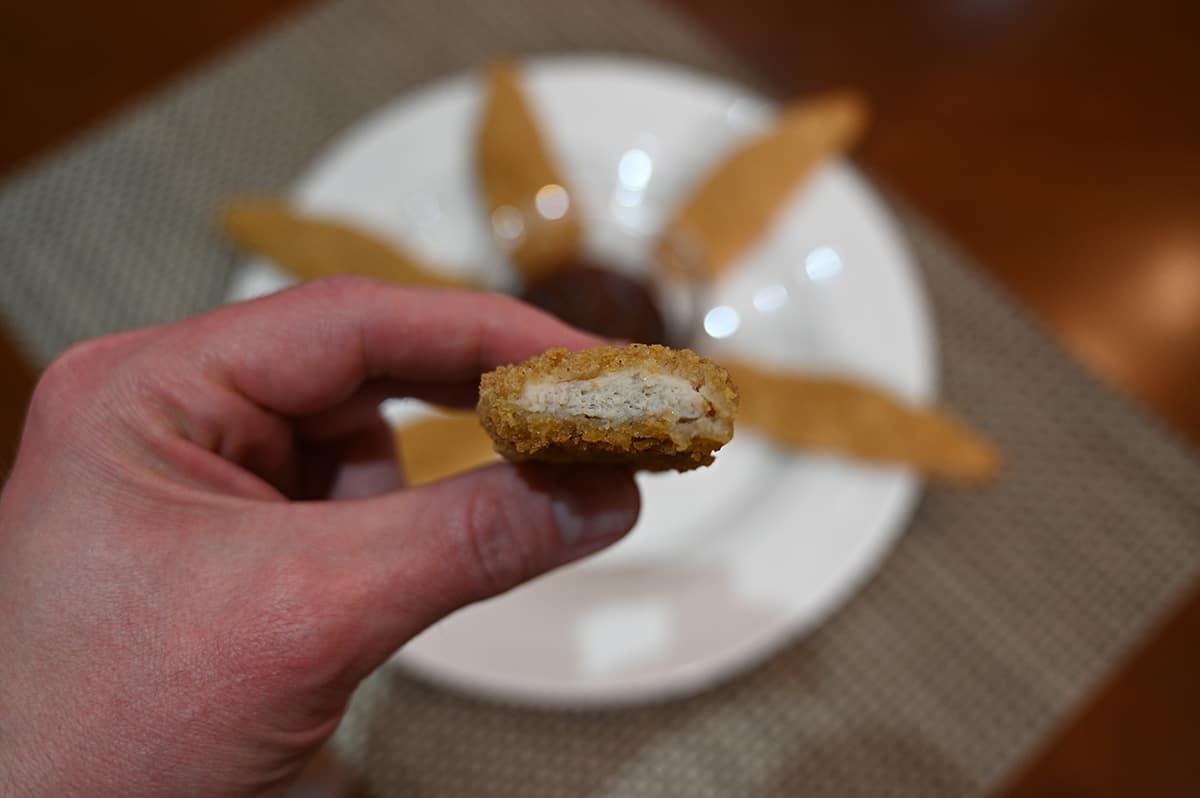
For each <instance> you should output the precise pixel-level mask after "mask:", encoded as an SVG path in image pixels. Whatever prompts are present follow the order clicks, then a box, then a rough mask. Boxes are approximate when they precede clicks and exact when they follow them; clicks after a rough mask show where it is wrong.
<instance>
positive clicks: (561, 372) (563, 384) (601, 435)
mask: <svg viewBox="0 0 1200 798" xmlns="http://www.w3.org/2000/svg"><path fill="white" fill-rule="evenodd" d="M737 401H738V398H737V389H736V388H735V387H734V385H733V382H732V381H731V380H730V378H729V374H728V372H726V371H725V369H723V368H721V367H720V366H718V365H716V364H715V363H712V362H711V361H708V360H705V359H704V358H702V357H700V356H699V355H697V354H696V353H695V352H691V351H689V350H686V349H680V350H674V349H669V348H667V347H665V346H645V345H643V344H630V345H628V346H624V347H602V348H599V349H590V350H587V351H584V352H568V351H566V350H565V349H551V350H550V351H548V352H546V353H545V354H543V355H540V356H539V357H535V358H533V359H532V360H528V361H526V362H524V363H521V364H518V365H515V366H501V367H500V368H498V369H496V370H495V371H492V372H489V373H487V374H484V375H483V379H482V380H481V381H480V385H479V418H480V420H481V421H482V423H483V427H484V429H486V430H487V431H488V434H489V435H491V436H492V440H493V441H494V442H495V444H496V451H498V452H499V453H500V454H502V455H504V456H505V457H506V458H508V459H509V460H514V461H537V462H545V463H608V464H617V465H628V466H631V467H633V468H637V469H642V470H647V471H669V470H672V469H673V470H676V471H689V470H691V469H693V468H699V467H700V466H705V465H709V464H710V463H712V461H713V453H714V452H716V451H717V450H718V449H720V448H721V447H722V446H724V445H725V444H726V443H728V442H729V439H730V438H732V437H733V419H734V416H735V415H736V414H737Z"/></svg>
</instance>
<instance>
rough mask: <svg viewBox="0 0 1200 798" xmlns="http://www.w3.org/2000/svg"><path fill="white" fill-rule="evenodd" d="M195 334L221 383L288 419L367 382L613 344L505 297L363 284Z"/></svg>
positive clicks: (278, 300) (342, 281)
mask: <svg viewBox="0 0 1200 798" xmlns="http://www.w3.org/2000/svg"><path fill="white" fill-rule="evenodd" d="M184 338H185V343H184V346H185V347H188V348H191V349H192V350H193V354H194V355H195V359H194V361H193V362H203V363H204V366H205V369H206V371H207V372H208V374H209V375H210V376H212V377H215V378H216V379H218V380H220V381H222V382H226V383H227V384H229V385H230V386H231V387H232V388H233V389H234V390H235V391H237V392H238V393H240V394H242V395H243V396H245V397H247V398H248V399H250V400H252V401H253V402H255V403H256V404H258V405H260V406H262V407H264V408H266V409H268V410H271V411H273V412H276V413H280V414H284V415H289V416H294V415H307V414H310V413H316V412H319V411H321V410H324V409H326V408H329V407H332V406H333V405H335V404H337V403H338V402H341V401H343V400H344V399H346V398H347V397H349V396H351V395H352V394H353V393H354V392H355V390H356V389H357V388H358V387H359V386H360V385H361V384H363V383H364V382H365V381H367V380H379V379H397V380H404V381H407V382H414V383H431V384H434V383H437V384H440V383H462V382H464V381H468V380H473V379H476V378H478V376H479V375H480V374H481V373H483V372H485V371H490V370H491V369H493V368H495V367H496V366H499V365H503V364H505V363H512V362H516V361H519V360H525V359H526V358H529V357H532V356H534V355H537V354H540V353H542V352H544V351H545V350H546V349H549V348H551V347H556V346H561V347H565V348H567V349H586V348H588V347H593V346H598V345H601V344H602V343H603V342H602V341H601V340H600V339H598V338H595V337H593V336H590V335H587V334H586V333H582V332H580V331H578V330H576V329H574V328H572V327H569V326H567V325H566V324H563V323H562V322H560V321H558V320H556V319H554V318H552V317H551V316H548V315H546V314H545V313H543V312H541V311H539V310H535V309H534V308H531V307H529V306H528V305H525V304H523V303H521V302H518V301H516V300H514V299H512V298H510V297H506V296H503V295H499V294H485V293H475V292H468V291H456V290H437V289H425V288H406V287H403V286H398V285H393V284H389V283H382V282H377V281H374V280H368V279H364V278H356V277H355V278H350V277H345V278H343V277H338V278H332V279H329V280H320V281H317V282H313V283H306V284H304V285H302V286H300V287H297V288H293V289H290V290H288V291H283V292H281V293H279V294H274V295H272V296H269V297H266V298H263V299H259V300H255V301H252V302H248V303H243V304H241V305H234V306H230V307H227V308H223V309H221V310H219V311H216V312H214V313H210V314H207V315H205V316H201V317H199V318H197V319H194V320H193V322H191V323H189V324H188V326H187V329H186V332H185V333H184ZM176 354H179V353H178V352H177V353H176ZM181 360H182V361H183V362H188V360H189V358H187V357H186V356H185V357H183V358H181Z"/></svg>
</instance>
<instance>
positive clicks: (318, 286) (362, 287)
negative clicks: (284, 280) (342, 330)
mask: <svg viewBox="0 0 1200 798" xmlns="http://www.w3.org/2000/svg"><path fill="white" fill-rule="evenodd" d="M381 285H383V283H381V282H380V281H378V280H373V279H371V278H370V277H360V276H359V275H356V274H335V275H331V276H329V277H322V278H321V279H319V280H313V281H311V282H308V283H305V284H304V285H303V286H301V290H303V291H305V292H307V293H310V294H313V295H314V296H317V297H321V298H330V299H336V300H345V299H347V298H349V297H353V296H358V295H361V294H363V293H364V292H366V291H370V290H373V289H378V288H379V287H380V286H381Z"/></svg>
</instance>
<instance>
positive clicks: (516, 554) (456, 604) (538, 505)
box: [309, 464, 640, 669]
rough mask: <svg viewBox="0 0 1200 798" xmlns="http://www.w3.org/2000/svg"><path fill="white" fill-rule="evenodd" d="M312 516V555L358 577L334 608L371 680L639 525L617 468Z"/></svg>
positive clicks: (533, 477) (519, 470)
mask: <svg viewBox="0 0 1200 798" xmlns="http://www.w3.org/2000/svg"><path fill="white" fill-rule="evenodd" d="M317 507H319V508H320V515H322V516H324V518H323V519H322V521H321V526H323V527H324V529H323V530H320V531H319V532H318V535H319V539H320V543H319V545H318V546H317V548H318V549H328V548H329V547H336V548H337V551H326V552H324V553H323V554H320V555H319V556H323V557H327V558H328V560H327V561H338V562H341V563H343V564H351V563H352V568H353V570H354V572H355V574H354V578H355V580H356V582H357V589H356V590H354V591H353V592H352V593H351V594H349V595H347V594H343V595H344V596H345V597H346V598H348V599H351V600H350V602H349V603H350V604H351V606H344V607H342V608H341V609H342V610H343V611H345V612H347V613H349V614H351V615H352V616H355V617H353V618H347V619H346V620H347V621H352V622H353V623H354V624H355V625H356V626H357V628H358V629H359V630H360V631H361V632H362V633H363V638H362V639H361V643H362V647H363V649H364V650H363V651H361V652H359V653H360V654H361V655H363V656H365V657H366V661H365V662H363V664H364V665H365V667H366V668H368V669H369V668H372V667H374V666H375V665H378V664H379V662H382V661H383V659H384V658H386V657H387V656H389V655H390V654H391V653H392V651H394V650H395V649H397V648H399V647H400V646H401V645H403V644H404V643H405V642H407V641H408V640H409V639H410V638H412V637H414V636H415V635H416V634H418V633H419V632H421V631H422V630H423V629H425V628H426V627H428V626H430V625H431V624H433V623H435V622H436V621H438V620H440V619H441V618H443V617H444V616H446V615H448V614H449V613H451V612H453V611H454V610H456V609H458V608H460V607H463V606H465V605H467V604H470V603H472V602H475V601H479V600H481V599H485V598H488V597H491V596H495V595H497V594H499V593H503V592H505V591H507V590H509V589H511V588H513V587H516V586H517V585H520V584H522V583H524V582H527V581H529V580H530V579H533V578H534V577H536V576H539V575H541V574H543V573H545V572H547V571H549V570H551V569H553V568H555V567H557V566H560V565H563V564H565V563H568V562H571V561H573V560H576V559H579V558H580V557H583V556H586V555H588V554H591V553H593V552H595V551H598V550H599V549H602V548H604V547H605V546H608V545H609V544H611V543H614V542H615V541H617V540H618V539H620V538H621V537H622V536H624V535H625V533H626V532H628V531H629V530H630V529H631V528H632V527H633V524H634V523H635V522H636V521H637V516H638V511H639V508H640V498H639V495H638V490H637V485H636V484H635V483H634V480H633V476H632V474H630V473H628V472H627V471H624V470H621V469H615V468H599V467H589V468H576V469H566V468H549V467H545V466H532V465H524V466H514V465H511V464H500V465H495V466H491V467H489V468H485V469H480V470H478V471H474V472H472V473H470V474H466V475H463V476H460V477H457V478H454V479H450V480H447V481H444V482H439V483H434V484H431V485H427V486H424V487H421V488H416V489H412V490H405V491H400V492H397V493H392V494H388V495H386V496H381V497H377V498H373V499H367V500H362V501H351V502H331V503H326V504H322V505H318V506H312V505H310V506H309V509H313V510H316V509H317ZM309 520H310V521H312V520H315V519H312V518H310V519H309ZM348 555H349V557H348ZM348 559H349V563H347V560H348ZM356 636H357V635H356Z"/></svg>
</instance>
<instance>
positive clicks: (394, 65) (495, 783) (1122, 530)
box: [0, 0, 1200, 796]
mask: <svg viewBox="0 0 1200 798" xmlns="http://www.w3.org/2000/svg"><path fill="white" fill-rule="evenodd" d="M577 49H585V50H593V51H595V50H603V51H620V52H630V53H641V54H649V55H653V56H656V57H659V58H665V59H670V60H674V61H678V62H681V63H684V64H689V65H692V66H696V67H699V68H704V69H706V70H708V71H715V72H720V73H722V74H726V75H730V76H732V77H735V78H740V79H743V80H745V79H747V76H746V75H745V74H744V73H743V72H741V71H740V70H739V68H738V66H737V65H736V64H735V63H733V62H732V61H730V59H729V58H728V56H727V55H726V54H723V53H722V52H720V51H719V50H718V49H717V48H715V47H714V46H713V44H712V43H711V42H710V41H708V40H706V39H705V38H704V37H703V36H702V35H701V34H699V33H698V32H697V31H696V30H695V29H694V28H693V27H692V26H690V25H689V24H688V23H687V22H686V21H685V20H681V19H680V18H679V17H677V16H675V15H674V14H672V13H670V12H668V11H666V10H665V9H663V8H661V7H659V6H657V5H655V4H653V3H652V2H650V0H616V1H612V0H610V1H609V2H604V3H589V2H585V0H510V2H506V3H492V2H488V3H484V2H471V0H442V1H441V2H438V3H425V2H421V0H404V1H403V2H382V0H379V1H376V2H372V1H371V0H349V1H348V2H341V3H336V4H330V5H326V6H322V7H319V8H318V9H317V10H316V11H315V12H312V13H309V14H307V15H305V16H303V17H300V18H298V19H296V20H294V21H293V22H291V23H289V24H287V25H285V26H284V27H282V28H280V29H278V30H277V31H275V32H273V33H271V34H270V35H269V36H267V37H265V38H262V39H260V40H258V41H255V42H252V43H250V44H248V45H246V46H245V47H243V48H242V49H241V50H240V51H239V52H237V53H236V54H234V55H233V56H232V57H230V58H227V59H225V60H223V61H222V62H220V63H219V64H216V65H214V66H212V67H210V68H208V69H206V70H204V71H203V72H201V73H199V74H198V75H196V76H195V77H194V78H192V79H190V80H188V81H186V82H185V83H183V84H181V85H177V86H175V87H173V88H172V89H171V90H170V91H169V92H167V93H165V94H164V95H162V96H160V97H158V98H157V99H155V100H153V101H152V102H150V103H148V104H146V105H145V106H143V107H142V108H139V109H137V110H135V111H134V112H132V113H130V114H128V115H126V116H124V117H123V118H120V119H118V120H116V121H115V122H114V123H112V124H111V125H108V126H106V127H105V128H103V129H101V130H98V131H96V132H94V133H92V134H90V135H88V136H86V137H84V138H82V139H80V140H79V141H78V142H77V143H76V144H75V145H73V146H72V147H70V148H68V149H67V150H66V151H64V152H61V153H59V154H57V155H56V156H55V157H53V158H52V159H50V160H48V161H46V162H43V163H40V164H36V165H34V166H32V167H30V168H29V169H27V170H25V171H24V172H23V173H21V174H19V175H17V176H16V177H14V178H13V179H11V180H9V181H8V182H7V183H6V184H5V185H4V186H3V187H2V188H0V312H3V313H4V315H5V317H6V319H7V320H8V321H10V322H11V323H12V325H13V326H14V327H15V328H16V331H17V333H18V334H19V336H20V338H21V340H22V341H23V342H24V344H25V345H26V346H27V347H28V348H29V350H30V351H31V352H32V353H34V354H35V355H36V356H37V358H38V359H40V360H41V361H43V362H44V361H46V360H48V359H49V358H51V357H52V356H53V355H55V354H56V353H57V352H59V351H61V350H62V349H63V348H64V347H65V346H66V345H68V344H69V343H71V342H72V341H75V340H78V339H80V338H84V337H88V336H92V335H97V334H101V333H104V332H109V331H112V330H117V329H122V328H126V327H130V326H134V325H140V324H148V323H153V322H158V321H165V320H170V319H174V318H178V317H180V316H183V315H186V314H188V313H191V312H194V311H196V310H199V309H202V308H205V307H208V306H212V305H214V304H217V303H218V302H220V301H221V299H222V297H223V295H224V292H225V288H226V282H227V279H228V276H229V273H230V270H231V268H232V266H233V264H234V256H233V255H232V253H230V252H229V251H228V250H226V249H225V248H224V247H222V246H221V245H220V243H219V242H218V241H217V240H216V238H215V237H214V236H213V235H212V232H211V228H210V225H211V219H212V216H213V211H214V208H215V207H216V205H217V203H218V202H219V201H220V199H222V198H223V197H227V196H229V195H232V194H237V193H241V192H244V191H248V190H253V191H262V190H272V189H282V188H283V187H284V186H286V185H287V183H288V182H289V181H290V180H291V179H292V178H293V177H294V176H295V175H296V174H297V173H298V172H299V171H300V170H301V169H302V168H303V166H304V165H305V164H306V163H307V161H308V160H309V159H310V158H311V157H312V156H313V155H314V154H315V153H316V152H317V151H318V150H319V149H320V147H321V146H322V145H323V144H324V143H326V142H327V141H328V140H329V139H330V137H332V136H333V135H334V134H336V132H337V131H339V130H340V129H342V128H344V127H345V126H346V125H347V124H349V123H351V122H352V121H354V120H355V119H356V118H357V117H359V116H360V115H362V114H363V113H364V112H366V111H368V110H370V109H371V108H372V107H374V106H376V105H378V104H379V103H381V102H383V101H384V100H387V99H389V98H391V97H393V96H394V95H395V94H397V93H399V92H401V91H403V90H404V89H406V88H408V87H411V86H413V85H416V84H418V83H421V82H423V81H426V80H428V79H431V78H434V77H438V76H441V75H443V74H445V73H446V72H448V71H451V70H456V69H460V68H463V67H466V66H470V65H474V64H476V63H478V62H479V61H480V60H481V59H483V58H486V57H488V56H491V55H495V54H499V53H532V52H544V51H563V50H577ZM899 213H900V214H901V219H902V221H903V223H904V228H905V230H906V232H907V234H908V236H909V239H910V242H911V245H912V247H913V249H914V252H915V254H916V255H917V259H918V261H919V263H920V265H921V268H922V272H923V275H924V278H925V281H926V285H927V288H928V291H929V293H930V296H931V300H932V305H933V307H934V310H935V314H936V318H937V328H938V332H939V335H940V342H941V348H942V360H943V374H942V384H943V388H944V393H945V394H946V396H947V397H948V399H949V401H950V402H951V403H952V404H953V405H954V406H955V407H957V408H961V409H962V410H963V411H964V413H965V414H966V415H967V416H969V417H970V418H971V419H972V420H973V421H974V422H976V423H977V424H979V425H980V426H981V427H983V428H984V429H986V430H988V431H989V432H990V433H991V434H992V435H994V436H995V437H996V438H997V439H998V440H999V441H1001V442H1002V444H1003V446H1004V449H1005V453H1006V455H1007V458H1008V462H1009V465H1008V470H1007V472H1006V475H1005V477H1004V479H1003V480H1002V481H1001V482H1000V483H999V484H997V485H996V486H995V487H993V488H990V489H987V490H984V491H980V492H949V491H945V492H944V491H932V492H930V493H929V494H928V495H927V496H926V498H925V499H924V501H923V502H922V504H921V506H920V509H919V511H918V513H917V515H916V517H915V519H914V520H913V523H912V525H911V529H910V531H909V532H908V533H907V534H906V535H905V536H904V538H903V540H902V541H901V543H900V544H899V546H898V548H897V550H896V551H895V552H894V553H893V554H892V555H891V556H890V557H889V558H888V560H887V561H886V563H885V564H884V567H883V568H882V570H881V571H880V573H879V575H878V576H876V577H875V578H874V579H873V580H872V581H871V582H870V583H869V584H868V586H867V587H866V588H865V589H864V590H863V591H862V592H861V593H860V594H859V595H858V596H857V597H856V598H855V599H854V600H852V601H851V602H850V604H849V605H848V606H847V607H845V608H844V609H843V610H841V611H840V612H839V613H838V614H837V615H836V616H835V617H834V618H833V620H832V621H831V622H829V623H827V624H826V625H824V626H823V627H822V628H820V629H819V630H818V631H817V632H816V633H814V634H812V635H811V636H809V637H808V638H807V639H805V640H803V641H798V642H796V643H795V644H794V645H792V646H791V647H790V648H789V649H787V650H786V651H785V652H784V653H782V654H781V655H779V656H777V657H775V658H774V659H772V660H771V661H770V662H769V663H768V664H766V665H765V666H763V667H761V668H759V669H757V670H755V671H754V672H752V673H750V674H747V675H745V676H744V677H742V678H740V679H738V680H736V681H735V682H733V683H731V684H729V685H726V686H724V687H721V688H719V689H717V690H715V691H713V692H710V693H708V694H706V695H704V696H701V697H697V698H693V699H689V700H684V701H677V702H673V703H669V704H665V705H661V706H654V707H648V708H643V709H636V710H622V711H612V712H550V711H534V710H527V709H512V708H508V707H502V706H499V705H495V704H490V703H486V702H481V701H477V700H474V699H471V698H467V697H463V696H459V695H455V694H452V693H448V692H445V691H443V690H441V689H438V688H434V687H430V686H427V685H424V684H422V683H420V682H418V681H415V680H413V679H411V678H409V677H407V676H404V675H402V674H399V673H397V672H396V671H394V670H390V669H389V670H383V671H381V672H380V673H378V674H377V675H376V676H375V677H373V678H372V679H371V680H370V681H368V682H367V683H366V684H365V685H364V686H363V688H362V689H361V690H360V692H359V694H358V696H357V697H356V700H355V702H354V703H353V705H352V707H351V711H350V713H349V715H348V717H347V719H346V722H345V724H344V725H343V728H342V730H341V731H340V732H339V735H338V738H337V743H338V746H339V748H340V749H341V750H342V751H343V752H344V753H345V754H346V756H347V757H348V758H349V759H350V760H351V761H352V762H353V763H355V764H356V765H357V766H358V767H359V769H360V770H361V772H362V773H363V776H364V778H365V780H366V782H367V783H368V785H369V786H370V787H371V788H372V792H374V793H378V794H381V795H391V794H403V795H409V794H412V795H467V796H476V795H501V796H562V795H594V796H627V795H679V796H709V795H711V796H742V795H747V796H773V795H778V796H793V795H801V794H803V795H830V796H854V795H871V796H876V795H914V796H928V795H971V794H978V793H981V792H983V791H985V790H987V789H988V788H990V787H993V786H994V785H995V784H996V783H997V781H998V780H999V779H1000V778H1002V777H1003V776H1004V775H1005V774H1007V773H1008V772H1009V771H1010V770H1011V768H1012V767H1013V766H1014V765H1015V764H1016V762H1017V761H1018V760H1019V758H1020V757H1021V756H1022V755H1024V754H1026V753H1027V752H1028V751H1029V750H1030V748H1031V746H1033V745H1034V744H1036V742H1037V741H1038V740H1039V739H1041V738H1042V736H1043V735H1044V734H1045V732H1046V731H1047V729H1048V728H1049V727H1050V725H1051V724H1053V723H1054V722H1056V721H1057V720H1058V719H1060V718H1061V716H1062V713H1063V711H1064V710H1065V709H1066V708H1068V707H1069V706H1071V705H1072V703H1073V702H1075V701H1076V700H1077V699H1078V698H1079V697H1080V696H1081V695H1082V694H1083V692H1085V691H1086V690H1087V689H1089V688H1090V687H1091V686H1093V685H1094V684H1095V682H1096V680H1097V679H1098V678H1099V677H1100V676H1101V675H1102V674H1103V673H1104V672H1106V670H1107V669H1109V668H1110V667H1111V666H1112V665H1113V664H1114V662H1115V660H1116V658H1117V657H1118V656H1119V655H1120V654H1122V653H1123V652H1124V651H1126V650H1127V647H1128V646H1129V644H1130V642H1131V641H1132V640H1133V639H1134V638H1135V637H1136V636H1137V635H1138V634H1139V633H1141V632H1142V631H1143V630H1144V629H1145V628H1146V627H1147V625H1148V624H1149V623H1150V622H1151V621H1152V620H1153V619H1155V618H1156V617H1157V616H1158V614H1159V613H1160V612H1161V611H1162V610H1163V608H1164V607H1165V606H1166V604H1167V603H1168V602H1169V601H1170V600H1171V599H1172V598H1174V597H1176V596H1177V595H1178V594H1179V592H1180V591H1181V590H1182V589H1183V587H1184V586H1185V585H1186V584H1187V583H1188V582H1189V581H1190V580H1191V579H1193V578H1195V576H1196V575H1197V572H1198V570H1200V520H1198V519H1200V489H1198V487H1197V486H1200V462H1198V461H1197V458H1196V456H1195V453H1194V452H1192V451H1190V450H1189V449H1187V448H1186V447H1185V446H1183V445H1182V444H1180V443H1179V442H1178V441H1177V440H1176V439H1174V438H1173V437H1172V436H1171V435H1169V434H1168V433H1167V432H1166V431H1164V430H1163V429H1161V428H1160V427H1159V426H1158V425H1157V424H1155V423H1154V422H1153V421H1151V420H1150V419H1148V418H1147V417H1146V416H1145V415H1144V414H1143V413H1141V412H1140V411H1138V410H1136V409H1134V408H1132V407H1130V406H1128V405H1127V404H1126V403H1125V402H1123V401H1122V400H1121V399H1120V398H1118V397H1116V396H1114V395H1113V394H1111V393H1110V392H1109V391H1107V390H1106V389H1105V388H1103V387H1102V386H1100V385H1099V384H1097V383H1095V382H1094V381H1093V380H1092V379H1090V378H1089V377H1088V376H1086V375H1085V374H1084V373H1083V372H1082V370H1081V369H1079V368H1078V367H1077V366H1076V365H1075V364H1074V363H1073V362H1072V361H1071V360H1070V359H1069V358H1068V357H1067V356H1066V355H1064V354H1063V353H1062V351H1061V350H1060V349H1059V348H1058V347H1057V345H1055V344H1054V343H1053V341H1052V340H1051V339H1050V338H1049V336H1047V335H1046V334H1045V332H1044V331H1042V330H1041V329H1039V328H1038V326H1037V325H1036V324H1035V323H1034V322H1033V321H1032V320H1031V319H1029V318H1028V317H1027V316H1025V315H1024V314H1023V313H1022V312H1021V311H1020V310H1019V309H1017V307H1016V305H1015V304H1014V303H1013V302H1012V301H1011V300H1009V299H1008V298H1006V297H1004V296H1003V295H1002V293H1001V292H1000V291H999V290H997V289H996V288H995V287H994V286H992V285H990V284H989V283H988V282H987V281H986V280H985V279H984V278H983V277H982V276H981V273H980V272H979V271H978V270H977V269H976V268H974V267H973V266H971V265H970V263H969V262H968V260H967V258H965V257H964V256H963V255H962V254H961V253H958V252H956V251H955V250H954V249H953V248H952V247H950V246H949V245H948V244H947V243H946V242H945V241H944V240H942V239H941V238H940V237H939V236H937V235H936V234H935V233H933V232H932V231H930V230H929V229H928V228H927V227H926V226H925V225H924V224H923V223H921V221H920V220H919V219H917V218H916V217H915V216H914V215H912V214H911V213H910V212H908V211H905V210H900V211H899Z"/></svg>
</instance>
